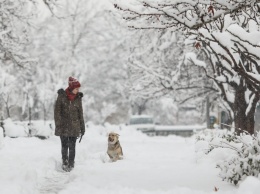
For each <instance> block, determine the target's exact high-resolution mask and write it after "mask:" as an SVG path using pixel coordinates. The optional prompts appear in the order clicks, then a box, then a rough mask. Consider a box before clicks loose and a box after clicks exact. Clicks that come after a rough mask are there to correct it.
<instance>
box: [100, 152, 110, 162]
mask: <svg viewBox="0 0 260 194" xmlns="http://www.w3.org/2000/svg"><path fill="white" fill-rule="evenodd" d="M100 160H101V161H102V162H103V163H108V162H109V157H108V156H107V154H106V153H103V154H100Z"/></svg>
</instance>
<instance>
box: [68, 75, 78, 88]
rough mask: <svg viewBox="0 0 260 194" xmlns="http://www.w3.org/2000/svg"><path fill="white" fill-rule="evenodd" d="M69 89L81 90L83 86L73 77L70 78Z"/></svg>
mask: <svg viewBox="0 0 260 194" xmlns="http://www.w3.org/2000/svg"><path fill="white" fill-rule="evenodd" d="M68 83H69V89H71V90H74V89H75V88H79V87H80V86H81V85H80V83H79V81H78V80H77V79H75V78H73V77H69V82H68Z"/></svg>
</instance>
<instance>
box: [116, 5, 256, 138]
mask: <svg viewBox="0 0 260 194" xmlns="http://www.w3.org/2000/svg"><path fill="white" fill-rule="evenodd" d="M115 8H117V9H118V10H119V11H120V12H121V13H122V15H123V18H124V19H125V20H126V23H127V25H128V26H129V27H131V28H134V29H161V30H164V29H171V30H173V31H179V32H181V33H183V34H184V35H185V36H186V41H185V42H186V44H187V45H188V44H189V45H191V46H193V47H194V49H196V50H198V51H197V57H194V56H192V55H189V60H188V62H189V63H191V64H193V65H196V66H198V67H200V68H201V69H202V70H203V71H204V73H205V75H206V76H207V77H208V78H209V79H211V80H212V81H213V82H214V83H215V85H216V86H217V87H218V90H219V91H220V93H221V96H222V99H223V100H224V102H225V105H226V107H227V108H228V109H229V111H230V113H231V115H232V117H233V119H234V123H235V127H236V129H237V133H240V132H241V131H242V130H245V131H248V132H249V133H251V134H253V133H254V112H255V107H256V104H257V102H258V100H259V91H260V90H259V83H260V76H259V73H260V71H259V67H258V64H259V60H260V58H259V51H260V50H259V42H260V33H259V9H260V1H259V0H247V1H245V0H229V1H216V0H205V1H199V0H187V1H178V0H177V1H168V0H163V1H156V0H146V1H143V0H139V1H138V0H137V1H121V0H115ZM191 56H192V57H191Z"/></svg>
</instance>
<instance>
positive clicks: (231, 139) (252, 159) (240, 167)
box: [197, 131, 260, 185]
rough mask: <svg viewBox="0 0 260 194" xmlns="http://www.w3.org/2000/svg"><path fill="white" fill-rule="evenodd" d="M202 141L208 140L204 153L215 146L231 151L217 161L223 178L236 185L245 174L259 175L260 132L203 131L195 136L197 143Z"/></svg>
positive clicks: (199, 143)
mask: <svg viewBox="0 0 260 194" xmlns="http://www.w3.org/2000/svg"><path fill="white" fill-rule="evenodd" d="M202 142H208V144H206V145H208V147H207V148H205V147H204V150H205V152H204V153H210V152H211V151H212V150H214V149H215V148H218V149H230V150H232V151H233V152H232V153H233V154H231V155H229V157H227V158H226V159H225V160H221V161H219V162H218V163H217V168H219V169H220V177H221V178H222V179H223V180H226V181H228V182H231V183H233V184H235V185H237V184H238V183H240V182H241V181H243V180H244V179H245V178H246V177H247V176H255V177H260V134H258V135H256V136H255V135H249V134H247V133H242V134H240V135H239V136H238V135H236V133H232V132H229V131H211V132H209V131H204V132H203V133H201V134H198V136H197V144H198V145H202ZM204 145H205V144H204ZM197 147H198V146H197Z"/></svg>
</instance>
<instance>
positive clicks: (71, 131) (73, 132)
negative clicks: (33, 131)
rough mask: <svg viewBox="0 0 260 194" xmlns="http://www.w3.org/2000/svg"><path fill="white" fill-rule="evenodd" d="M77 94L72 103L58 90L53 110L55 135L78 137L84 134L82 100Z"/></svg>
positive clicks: (63, 92) (63, 91) (62, 91)
mask: <svg viewBox="0 0 260 194" xmlns="http://www.w3.org/2000/svg"><path fill="white" fill-rule="evenodd" d="M82 97H83V94H82V93H81V92H79V93H78V94H77V96H76V98H75V99H74V100H73V101H69V99H68V98H67V95H66V92H65V90H63V89H60V90H58V98H57V101H56V104H55V109H54V120H55V126H56V127H55V135H57V136H66V137H79V136H80V134H82V133H83V134H84V133H85V124H84V119H83V110H82V100H81V98H82Z"/></svg>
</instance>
